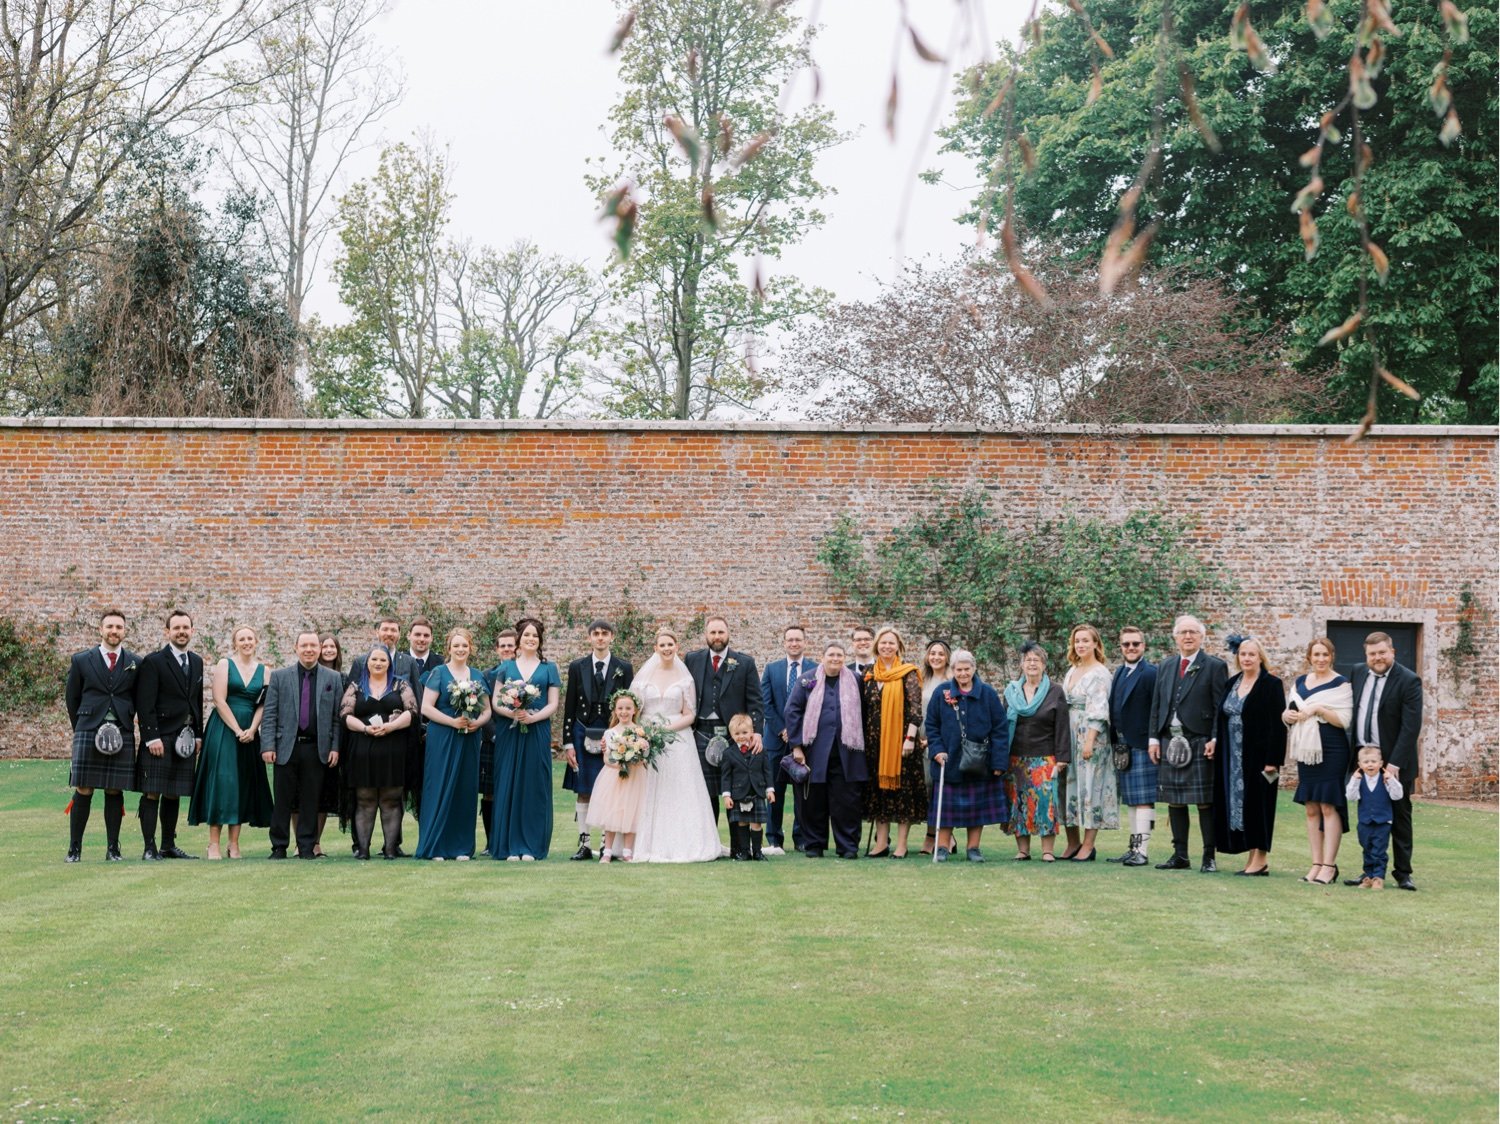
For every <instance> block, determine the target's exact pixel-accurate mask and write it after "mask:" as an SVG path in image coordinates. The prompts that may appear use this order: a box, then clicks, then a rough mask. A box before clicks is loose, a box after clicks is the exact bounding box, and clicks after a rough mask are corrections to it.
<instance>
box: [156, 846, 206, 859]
mask: <svg viewBox="0 0 1500 1124" xmlns="http://www.w3.org/2000/svg"><path fill="white" fill-rule="evenodd" d="M161 857H162V858H164V859H196V858H197V857H198V856H197V855H190V854H188V853H187V852H186V851H184V850H183V849H182V848H181V847H179V846H178V845H177V844H176V843H173V844H172V845H171V846H170V847H163V848H162V849H161Z"/></svg>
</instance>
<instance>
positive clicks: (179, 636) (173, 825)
mask: <svg viewBox="0 0 1500 1124" xmlns="http://www.w3.org/2000/svg"><path fill="white" fill-rule="evenodd" d="M166 635H167V643H166V645H165V646H164V647H163V648H162V649H161V650H160V651H157V652H152V653H151V654H150V655H148V656H146V657H145V658H144V659H142V660H141V670H140V674H139V675H138V676H137V680H136V691H135V701H136V716H137V720H138V721H139V722H140V727H141V746H140V748H139V749H138V750H137V751H136V759H135V787H136V790H137V791H138V792H140V794H141V802H140V806H139V807H138V808H137V809H136V812H137V815H138V816H139V817H140V821H141V838H142V839H144V840H145V842H146V849H145V851H143V852H142V854H141V858H142V859H143V860H145V861H147V862H155V861H156V860H157V859H196V858H197V857H198V856H197V855H190V854H188V853H187V852H186V851H184V850H183V849H182V848H181V847H179V846H178V845H177V817H178V813H179V811H180V809H181V799H182V797H184V796H192V794H193V771H194V767H195V765H196V764H197V761H198V753H199V751H200V750H201V749H202V748H203V657H202V656H200V655H198V654H197V653H196V652H189V651H188V645H189V644H190V643H191V642H192V639H193V618H192V617H191V616H189V615H188V614H187V613H184V612H181V611H180V610H174V611H173V612H171V613H169V614H168V615H167V628H166ZM189 740H191V742H192V752H190V753H187V754H186V755H185V756H184V751H185V750H187V748H188V742H189ZM158 819H160V821H161V849H160V850H158V849H157V846H156V824H157V820H158Z"/></svg>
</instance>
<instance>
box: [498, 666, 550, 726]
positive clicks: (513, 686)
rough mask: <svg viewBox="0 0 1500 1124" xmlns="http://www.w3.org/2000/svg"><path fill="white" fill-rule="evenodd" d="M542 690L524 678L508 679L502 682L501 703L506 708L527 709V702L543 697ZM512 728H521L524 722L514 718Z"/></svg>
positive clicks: (511, 721) (511, 722)
mask: <svg viewBox="0 0 1500 1124" xmlns="http://www.w3.org/2000/svg"><path fill="white" fill-rule="evenodd" d="M541 694H542V692H541V690H540V689H539V688H537V687H536V686H534V685H533V684H531V683H528V682H526V680H524V679H507V680H506V681H505V682H504V683H502V684H500V705H501V706H503V707H505V709H506V710H526V709H528V707H527V704H528V703H530V702H533V701H535V700H536V699H538V698H540V697H541ZM510 724H511V728H512V729H514V730H519V729H520V728H521V726H522V725H523V723H521V722H519V721H518V720H516V719H514V718H512V719H511V720H510Z"/></svg>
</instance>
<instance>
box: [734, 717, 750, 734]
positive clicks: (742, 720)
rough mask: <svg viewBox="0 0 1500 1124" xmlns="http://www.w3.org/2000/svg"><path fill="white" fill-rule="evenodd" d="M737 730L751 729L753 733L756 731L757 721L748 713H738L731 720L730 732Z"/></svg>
mask: <svg viewBox="0 0 1500 1124" xmlns="http://www.w3.org/2000/svg"><path fill="white" fill-rule="evenodd" d="M736 730H749V731H750V732H751V733H752V734H753V733H755V722H754V721H753V720H752V719H751V717H750V716H749V715H748V714H736V715H735V716H734V717H733V718H731V719H730V720H729V732H730V733H731V734H732V733H734V732H735V731H736Z"/></svg>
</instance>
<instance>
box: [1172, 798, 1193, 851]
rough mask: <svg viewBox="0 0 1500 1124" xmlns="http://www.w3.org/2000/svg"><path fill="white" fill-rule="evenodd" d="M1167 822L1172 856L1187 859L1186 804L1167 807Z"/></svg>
mask: <svg viewBox="0 0 1500 1124" xmlns="http://www.w3.org/2000/svg"><path fill="white" fill-rule="evenodd" d="M1167 820H1168V822H1170V823H1171V825H1172V854H1174V855H1176V856H1177V857H1178V858H1180V859H1185V858H1187V841H1188V823H1189V821H1188V811H1187V805H1186V804H1169V805H1167Z"/></svg>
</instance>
